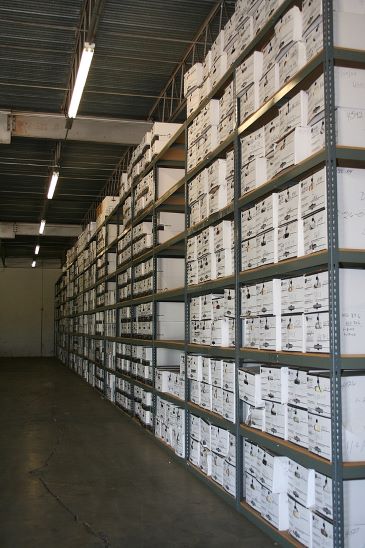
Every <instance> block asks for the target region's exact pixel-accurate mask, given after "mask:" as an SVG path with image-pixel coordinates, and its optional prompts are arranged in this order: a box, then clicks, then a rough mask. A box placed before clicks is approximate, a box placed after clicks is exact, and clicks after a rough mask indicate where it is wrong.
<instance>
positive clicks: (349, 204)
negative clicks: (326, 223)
mask: <svg viewBox="0 0 365 548" xmlns="http://www.w3.org/2000/svg"><path fill="white" fill-rule="evenodd" d="M337 188H338V231H339V247H342V248H352V249H365V233H364V229H363V221H362V219H363V217H364V214H365V209H364V207H363V201H364V200H363V198H364V193H365V170H364V169H353V168H337Z"/></svg>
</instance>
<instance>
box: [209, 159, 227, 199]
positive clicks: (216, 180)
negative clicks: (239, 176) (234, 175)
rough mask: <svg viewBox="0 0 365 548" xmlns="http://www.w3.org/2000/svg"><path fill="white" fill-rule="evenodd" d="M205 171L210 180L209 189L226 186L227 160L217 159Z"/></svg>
mask: <svg viewBox="0 0 365 548" xmlns="http://www.w3.org/2000/svg"><path fill="white" fill-rule="evenodd" d="M205 171H206V177H207V182H208V191H210V190H212V189H213V188H214V187H216V186H222V185H223V186H224V184H225V179H226V161H225V160H222V159H218V160H216V161H215V162H213V163H212V164H211V165H210V166H209V167H208V168H207V169H206V170H205Z"/></svg>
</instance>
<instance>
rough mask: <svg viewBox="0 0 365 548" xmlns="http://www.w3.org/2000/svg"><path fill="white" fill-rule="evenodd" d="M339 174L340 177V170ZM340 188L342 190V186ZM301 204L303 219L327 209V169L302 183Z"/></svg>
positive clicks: (321, 170) (317, 172)
mask: <svg viewBox="0 0 365 548" xmlns="http://www.w3.org/2000/svg"><path fill="white" fill-rule="evenodd" d="M352 171H353V170H352ZM337 173H338V175H339V170H338V172H337ZM338 187H339V189H340V185H338ZM300 202H301V215H302V217H308V216H309V215H311V214H313V213H315V212H316V211H319V210H321V209H324V208H326V207H327V191H326V168H325V167H323V168H322V169H320V170H319V171H316V172H315V173H313V174H312V175H310V176H309V177H306V178H305V179H303V180H302V181H301V182H300ZM339 218H340V217H339Z"/></svg>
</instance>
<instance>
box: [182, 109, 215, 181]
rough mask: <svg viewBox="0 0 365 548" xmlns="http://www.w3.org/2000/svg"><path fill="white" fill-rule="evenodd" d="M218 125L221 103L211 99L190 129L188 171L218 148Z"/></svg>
mask: <svg viewBox="0 0 365 548" xmlns="http://www.w3.org/2000/svg"><path fill="white" fill-rule="evenodd" d="M218 124H219V101H218V100H217V99H211V100H210V101H209V102H208V103H207V105H206V106H205V107H204V108H203V109H202V110H201V111H200V113H199V114H198V115H197V116H196V118H194V120H193V121H192V123H191V125H190V126H189V127H188V155H187V170H188V171H190V170H191V169H193V168H194V167H195V166H196V165H198V164H199V163H200V162H201V161H202V160H203V159H204V158H206V156H207V155H208V154H209V153H210V152H212V151H213V150H214V149H215V148H216V147H217V145H218Z"/></svg>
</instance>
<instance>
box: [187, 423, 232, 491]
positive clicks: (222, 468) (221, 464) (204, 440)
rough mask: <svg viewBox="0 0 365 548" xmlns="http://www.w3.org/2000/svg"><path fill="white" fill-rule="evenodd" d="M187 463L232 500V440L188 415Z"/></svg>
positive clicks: (216, 428) (223, 431)
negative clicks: (215, 484)
mask: <svg viewBox="0 0 365 548" xmlns="http://www.w3.org/2000/svg"><path fill="white" fill-rule="evenodd" d="M189 460H190V462H191V463H192V464H193V465H194V466H196V467H197V468H199V469H200V471H201V472H202V473H203V474H204V475H206V476H208V477H210V478H211V479H213V480H214V481H215V482H216V483H218V484H219V485H221V486H222V487H223V489H224V490H225V491H226V492H227V493H229V494H230V495H232V496H233V497H236V437H235V435H234V434H231V433H230V432H229V431H228V430H225V429H224V428H219V427H218V426H215V425H213V424H210V423H209V422H206V421H205V420H203V419H201V418H199V417H197V416H196V415H194V414H192V413H191V414H190V439H189Z"/></svg>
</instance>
